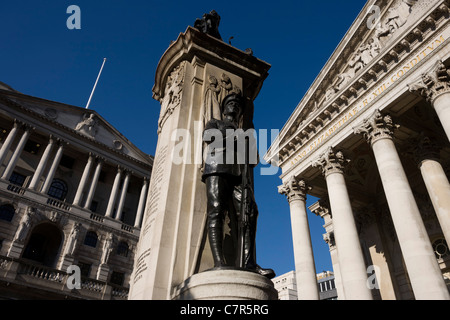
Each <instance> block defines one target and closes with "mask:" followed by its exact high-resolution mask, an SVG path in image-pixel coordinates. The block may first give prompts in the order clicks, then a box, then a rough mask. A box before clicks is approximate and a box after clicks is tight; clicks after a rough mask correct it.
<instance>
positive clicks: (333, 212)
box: [265, 1, 450, 300]
mask: <svg viewBox="0 0 450 320" xmlns="http://www.w3.org/2000/svg"><path fill="white" fill-rule="evenodd" d="M421 4H423V3H422V2H420V1H419V2H416V1H393V2H391V3H390V4H389V6H390V7H391V9H392V10H391V11H389V10H387V9H388V8H389V6H387V5H386V4H385V6H384V7H383V8H382V9H383V10H384V9H386V10H385V11H384V12H385V13H384V15H383V16H382V19H381V24H380V26H379V28H378V30H370V29H369V28H367V26H366V24H365V13H366V12H367V9H368V8H370V7H371V6H372V5H380V3H379V1H368V3H367V4H366V7H365V8H364V9H363V10H362V13H361V15H360V16H359V17H358V18H357V20H356V21H355V23H354V24H353V26H352V27H351V28H350V30H349V32H348V33H347V35H346V36H345V37H344V39H343V41H342V42H341V44H340V45H339V47H338V48H337V50H336V51H335V52H334V53H333V55H332V57H331V58H330V59H329V61H328V63H327V65H326V66H325V67H324V69H323V70H322V72H321V73H320V74H319V76H318V77H317V79H316V81H315V82H314V83H313V85H312V86H311V88H310V90H309V91H308V92H307V94H306V96H305V98H304V99H303V100H302V102H301V103H300V104H299V106H297V108H296V109H295V110H294V112H293V114H292V115H291V117H290V118H289V120H288V121H287V123H286V125H285V127H284V128H283V129H282V131H281V133H280V135H279V137H278V139H277V140H276V141H275V143H274V144H273V145H272V146H271V148H270V149H269V151H268V152H267V154H266V156H265V159H266V161H268V162H269V161H270V162H271V163H273V164H276V165H278V166H279V167H281V168H282V175H281V179H282V182H283V184H282V186H280V193H283V194H286V195H287V196H288V200H289V201H290V204H291V205H290V208H291V217H292V218H291V223H292V230H293V237H294V239H293V241H294V255H295V259H296V269H297V270H296V273H297V280H298V279H299V276H298V274H303V275H304V274H305V273H308V274H310V275H311V274H312V273H313V272H314V268H313V267H306V266H305V264H301V265H300V264H298V263H297V260H303V261H307V260H311V259H313V257H312V248H311V245H310V243H311V241H301V242H299V241H297V240H296V238H297V237H299V233H300V232H301V230H303V229H304V227H303V226H304V220H305V219H306V218H303V222H302V221H300V220H299V218H298V216H299V214H300V213H301V212H302V210H304V208H305V203H303V204H302V208H303V209H302V210H299V207H298V206H294V205H292V200H291V199H292V197H294V196H295V192H297V191H295V190H294V189H293V188H292V187H291V186H292V185H294V184H298V183H300V184H307V185H308V186H310V188H308V189H307V190H305V194H304V197H305V196H306V193H307V194H308V196H313V197H316V198H318V199H321V201H319V202H317V203H316V204H314V205H313V206H311V207H310V208H309V209H310V210H311V211H313V212H314V213H316V214H317V215H320V216H321V217H323V218H324V219H325V227H326V234H325V236H324V238H325V239H327V240H328V241H327V242H328V244H329V245H330V253H331V254H332V262H333V267H334V272H335V275H336V286H337V289H338V295H339V297H338V298H339V299H350V300H355V299H365V300H366V299H367V300H370V299H414V298H415V299H433V300H441V299H443V300H448V299H450V296H449V290H448V288H447V284H448V282H449V281H450V278H449V275H450V259H448V258H450V257H449V256H448V255H447V256H442V255H439V254H437V253H436V250H435V248H436V245H435V243H437V241H441V242H439V243H442V241H443V240H446V241H447V243H448V241H450V239H449V235H448V234H449V232H448V229H449V227H448V224H449V221H450V215H449V210H450V204H449V202H448V199H449V195H450V193H449V182H448V174H449V173H448V164H449V162H450V143H449V137H450V135H449V134H448V132H449V129H448V128H449V125H450V118H448V114H447V113H448V110H449V105H450V103H448V102H449V100H448V96H450V94H449V93H447V92H448V91H447V88H448V85H449V83H450V82H449V74H450V69H449V68H448V67H449V66H450V40H449V38H450V25H449V23H448V12H449V9H448V3H447V2H446V1H427V4H426V5H423V6H421ZM400 7H402V8H403V7H405V8H406V9H408V10H407V11H404V12H409V14H406V13H405V16H404V17H402V18H403V19H404V23H403V24H402V25H401V26H398V25H397V28H395V29H389V28H387V26H388V24H389V23H390V21H391V20H390V19H391V18H392V17H391V16H390V15H389V12H393V11H395V10H398V9H399V8H400ZM383 27H386V29H385V32H386V33H382V32H381V31H382V30H383ZM387 30H389V31H387ZM369 49H370V51H365V50H369ZM348 52H353V54H350V55H349V54H348ZM355 61H359V64H355V63H354V62H355ZM349 74H351V75H352V77H348V75H349ZM446 168H447V169H446ZM446 170H447V172H446ZM294 215H296V216H297V218H294V217H293V216H294ZM302 228H303V229H302ZM302 234H303V236H305V235H306V236H309V234H308V233H306V232H302ZM447 248H448V247H447ZM446 257H447V258H446ZM309 265H311V263H310V264H309ZM371 266H375V274H376V277H377V281H378V284H377V286H376V287H375V288H374V287H373V286H371V285H369V284H368V277H369V275H370V273H369V270H372V269H370V268H369V267H371ZM306 278H307V276H303V279H306ZM446 279H447V280H446ZM305 283H306V282H305V281H304V280H302V281H298V283H297V290H298V292H299V297H304V298H305V299H316V296H315V295H314V294H309V295H306V294H304V293H305V292H311V290H310V287H309V285H306V284H305ZM446 283H447V284H446Z"/></svg>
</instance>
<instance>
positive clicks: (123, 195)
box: [116, 171, 131, 220]
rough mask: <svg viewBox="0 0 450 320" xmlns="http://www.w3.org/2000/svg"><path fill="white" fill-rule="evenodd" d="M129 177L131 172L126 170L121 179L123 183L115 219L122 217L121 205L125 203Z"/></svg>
mask: <svg viewBox="0 0 450 320" xmlns="http://www.w3.org/2000/svg"><path fill="white" fill-rule="evenodd" d="M130 177H131V172H130V171H126V173H125V178H124V180H123V185H122V192H121V194H120V198H119V204H118V205H117V212H116V220H121V219H122V213H123V212H122V211H123V206H124V204H125V199H126V197H127V191H128V184H129V183H130Z"/></svg>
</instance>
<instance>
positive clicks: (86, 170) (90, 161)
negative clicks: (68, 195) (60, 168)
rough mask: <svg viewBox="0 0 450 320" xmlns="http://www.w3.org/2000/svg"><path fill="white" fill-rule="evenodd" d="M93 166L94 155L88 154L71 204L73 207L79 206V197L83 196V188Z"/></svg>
mask: <svg viewBox="0 0 450 320" xmlns="http://www.w3.org/2000/svg"><path fill="white" fill-rule="evenodd" d="M93 164H94V155H93V154H92V153H90V152H89V158H88V161H87V163H86V166H85V167H84V171H83V175H82V176H81V179H80V183H79V184H78V189H77V193H76V194H75V198H74V200H73V204H74V205H75V206H79V205H80V203H81V197H82V195H83V191H84V188H85V187H86V182H87V180H88V178H89V174H90V173H91V169H92V165H93Z"/></svg>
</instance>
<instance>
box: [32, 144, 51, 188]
mask: <svg viewBox="0 0 450 320" xmlns="http://www.w3.org/2000/svg"><path fill="white" fill-rule="evenodd" d="M54 144H55V139H54V138H53V137H52V136H50V140H49V142H48V145H47V147H46V148H45V150H44V153H43V154H42V157H41V160H40V161H39V164H38V166H37V168H36V171H35V172H34V175H33V179H32V180H31V182H30V186H29V187H28V188H29V189H31V190H36V189H37V187H38V183H39V180H41V177H42V173H43V172H44V170H45V167H46V166H47V162H48V160H49V159H50V153H51V152H52V150H53V146H54Z"/></svg>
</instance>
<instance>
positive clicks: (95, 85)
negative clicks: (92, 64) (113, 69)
mask: <svg viewBox="0 0 450 320" xmlns="http://www.w3.org/2000/svg"><path fill="white" fill-rule="evenodd" d="M105 62H106V58H103V63H102V67H101V68H100V72H99V73H98V76H97V80H96V81H95V84H94V88H93V89H92V92H91V96H90V97H89V100H88V103H87V104H86V109H89V105H90V104H91V99H92V96H93V95H94V91H95V88H96V87H97V83H98V79H100V75H101V74H102V71H103V67H104V66H105Z"/></svg>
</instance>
